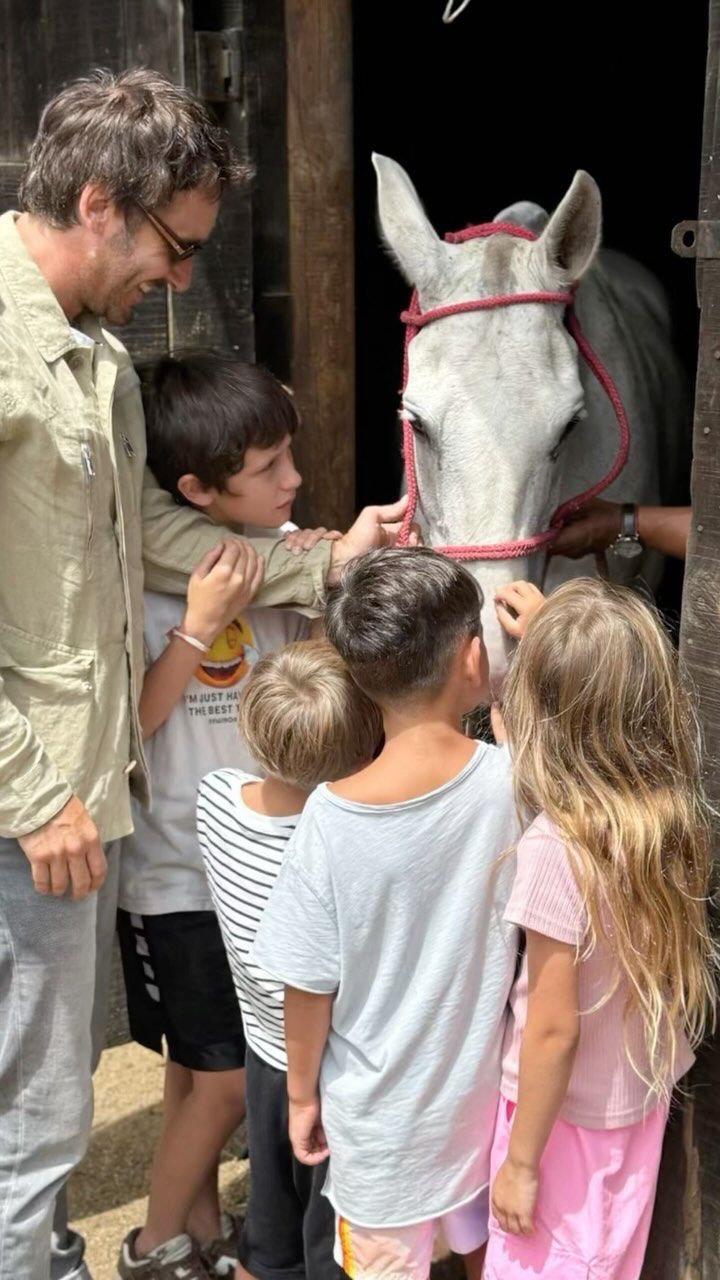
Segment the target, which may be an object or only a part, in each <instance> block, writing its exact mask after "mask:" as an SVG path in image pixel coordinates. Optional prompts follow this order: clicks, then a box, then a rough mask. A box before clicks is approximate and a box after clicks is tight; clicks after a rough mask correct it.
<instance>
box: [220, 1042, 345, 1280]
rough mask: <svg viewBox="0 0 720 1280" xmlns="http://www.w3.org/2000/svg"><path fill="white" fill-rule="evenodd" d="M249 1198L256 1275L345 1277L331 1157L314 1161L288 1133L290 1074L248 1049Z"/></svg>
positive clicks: (245, 1261)
mask: <svg viewBox="0 0 720 1280" xmlns="http://www.w3.org/2000/svg"><path fill="white" fill-rule="evenodd" d="M246 1068H247V1070H246V1076H245V1097H246V1102H247V1118H246V1124H247V1136H248V1147H249V1149H250V1198H249V1200H248V1207H247V1214H246V1216H245V1225H244V1228H243V1232H242V1236H241V1239H240V1262H241V1263H242V1265H243V1266H244V1267H245V1268H246V1270H247V1271H249V1272H250V1274H251V1275H253V1276H256V1277H257V1280H293V1278H294V1277H297V1278H298V1280H300V1277H302V1280H304V1278H305V1276H312V1277H313V1280H346V1277H345V1273H344V1271H343V1270H342V1269H341V1268H340V1267H339V1266H338V1265H337V1263H336V1262H335V1260H334V1258H333V1245H334V1241H335V1211H334V1209H333V1207H332V1205H331V1204H330V1201H329V1200H328V1199H326V1197H325V1196H323V1195H321V1194H320V1192H321V1190H322V1187H323V1184H324V1182H325V1177H326V1174H327V1161H326V1162H325V1163H324V1164H321V1165H315V1166H314V1167H312V1168H311V1167H309V1166H308V1165H305V1164H300V1163H299V1161H297V1160H296V1159H295V1157H294V1156H293V1153H292V1149H291V1147H290V1141H289V1139H288V1104H287V1075H286V1074H285V1072H284V1071H278V1069H277V1067H271V1066H270V1064H269V1063H268V1062H264V1061H263V1059H262V1058H259V1057H258V1056H257V1054H256V1053H253V1051H252V1049H250V1048H248V1050H247V1059H246Z"/></svg>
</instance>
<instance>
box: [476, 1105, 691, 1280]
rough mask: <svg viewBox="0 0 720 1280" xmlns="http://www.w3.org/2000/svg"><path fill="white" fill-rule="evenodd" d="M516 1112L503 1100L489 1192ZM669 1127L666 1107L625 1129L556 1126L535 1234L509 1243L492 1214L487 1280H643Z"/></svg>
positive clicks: (546, 1156) (549, 1146) (544, 1162)
mask: <svg viewBox="0 0 720 1280" xmlns="http://www.w3.org/2000/svg"><path fill="white" fill-rule="evenodd" d="M514 1109H515V1108H514V1105H513V1104H512V1103H511V1102H508V1101H506V1099H504V1098H503V1099H501V1101H500V1107H499V1109H498V1118H497V1124H496V1129H495V1138H494V1141H493V1149H492V1157H491V1170H490V1187H491V1191H492V1182H493V1179H494V1177H495V1174H496V1173H497V1170H498V1169H499V1167H500V1165H501V1164H502V1162H503V1160H504V1159H505V1156H506V1154H507V1149H508V1140H509V1137H510V1129H511V1125H512V1114H513V1111H514ZM666 1122H667V1107H665V1106H659V1107H656V1108H655V1110H654V1111H651V1112H650V1114H649V1115H648V1116H646V1117H645V1119H644V1120H640V1121H638V1123H637V1124H631V1125H627V1126H626V1127H625V1128H622V1129H582V1128H580V1127H579V1126H578V1125H572V1124H566V1123H565V1121H564V1120H558V1121H556V1123H555V1125H554V1126H553V1129H552V1132H551V1134H550V1137H549V1139H548V1143H547V1146H546V1148H545V1151H544V1153H543V1157H542V1161H541V1164H540V1189H539V1192H538V1199H537V1204H536V1206H535V1214H534V1221H535V1231H534V1233H533V1235H532V1236H513V1235H507V1234H506V1233H505V1232H504V1231H501V1229H500V1227H499V1225H498V1223H497V1221H496V1219H495V1218H494V1217H493V1214H492V1211H491V1213H490V1241H489V1243H488V1251H487V1259H486V1262H485V1273H484V1280H537V1277H540V1276H542V1277H543V1280H638V1278H639V1276H640V1272H641V1270H642V1264H643V1257H644V1255H645V1246H646V1244H647V1238H648V1232H649V1230H650V1219H651V1217H652V1210H653V1203H654V1201H655V1187H656V1183H657V1175H658V1169H659V1167H660V1155H661V1152H662V1141H663V1134H664V1132H665V1125H666Z"/></svg>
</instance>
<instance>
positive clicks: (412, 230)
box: [372, 152, 446, 291]
mask: <svg viewBox="0 0 720 1280" xmlns="http://www.w3.org/2000/svg"><path fill="white" fill-rule="evenodd" d="M372 162H373V165H374V166H375V172H376V174H377V182H378V217H379V220H380V230H381V232H382V236H383V239H384V241H385V243H386V245H387V247H388V248H389V250H390V252H391V253H392V255H393V257H394V258H395V261H396V262H397V264H398V266H399V268H400V270H401V271H402V273H403V275H404V276H405V279H406V280H407V282H408V284H414V285H416V287H417V288H418V289H419V290H421V291H422V289H423V288H425V287H427V286H428V285H430V284H431V283H432V282H433V281H434V280H435V279H436V278H437V276H438V275H439V274H440V272H441V271H442V264H443V261H444V258H445V253H446V248H445V245H444V244H443V242H442V240H441V239H440V237H439V236H437V235H436V234H435V232H434V230H433V228H432V226H431V224H430V222H429V221H428V219H427V217H426V215H425V210H424V209H423V207H422V205H421V203H420V199H419V196H418V194H417V191H416V190H415V188H414V186H413V184H412V182H411V181H410V179H409V177H408V175H407V174H406V172H405V170H404V169H403V167H402V165H399V164H397V162H396V161H395V160H391V159H390V157H389V156H380V155H378V154H377V152H373V157H372Z"/></svg>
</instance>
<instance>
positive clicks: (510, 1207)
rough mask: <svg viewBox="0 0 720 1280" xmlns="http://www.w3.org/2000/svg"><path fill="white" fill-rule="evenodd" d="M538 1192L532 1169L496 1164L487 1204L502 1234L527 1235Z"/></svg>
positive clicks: (536, 1175) (530, 1232) (530, 1230)
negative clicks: (505, 1232)
mask: <svg viewBox="0 0 720 1280" xmlns="http://www.w3.org/2000/svg"><path fill="white" fill-rule="evenodd" d="M537 1193H538V1173H537V1170H536V1169H531V1168H528V1167H525V1166H518V1165H515V1164H513V1162H512V1161H511V1160H510V1159H507V1160H506V1161H505V1163H504V1164H501V1165H500V1168H499V1169H498V1171H497V1173H496V1175H495V1181H494V1182H493V1185H492V1194H491V1205H492V1211H493V1213H494V1215H495V1217H496V1218H497V1220H498V1222H499V1223H500V1226H501V1228H502V1230H503V1231H507V1232H509V1233H510V1235H513V1236H530V1235H532V1232H533V1210H534V1208H535V1201H536V1200H537Z"/></svg>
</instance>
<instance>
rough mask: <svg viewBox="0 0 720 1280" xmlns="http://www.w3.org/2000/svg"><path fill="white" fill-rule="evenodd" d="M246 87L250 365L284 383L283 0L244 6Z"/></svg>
mask: <svg viewBox="0 0 720 1280" xmlns="http://www.w3.org/2000/svg"><path fill="white" fill-rule="evenodd" d="M246 13H247V18H246V46H245V47H246V55H247V57H246V84H247V99H248V124H249V148H250V153H251V155H252V158H253V164H254V166H255V178H254V181H253V193H252V195H253V298H254V306H253V311H254V314H255V350H256V355H257V359H258V360H259V362H260V363H261V364H264V365H267V367H268V368H269V369H271V370H272V372H273V373H274V374H275V375H276V376H277V377H278V378H281V379H282V380H283V381H284V382H288V381H289V380H290V377H291V371H290V340H291V320H292V317H291V300H290V261H289V243H288V237H289V226H288V163H287V131H286V127H285V125H286V119H287V77H286V50H285V7H284V0H251V2H250V3H249V4H247V6H246Z"/></svg>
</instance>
